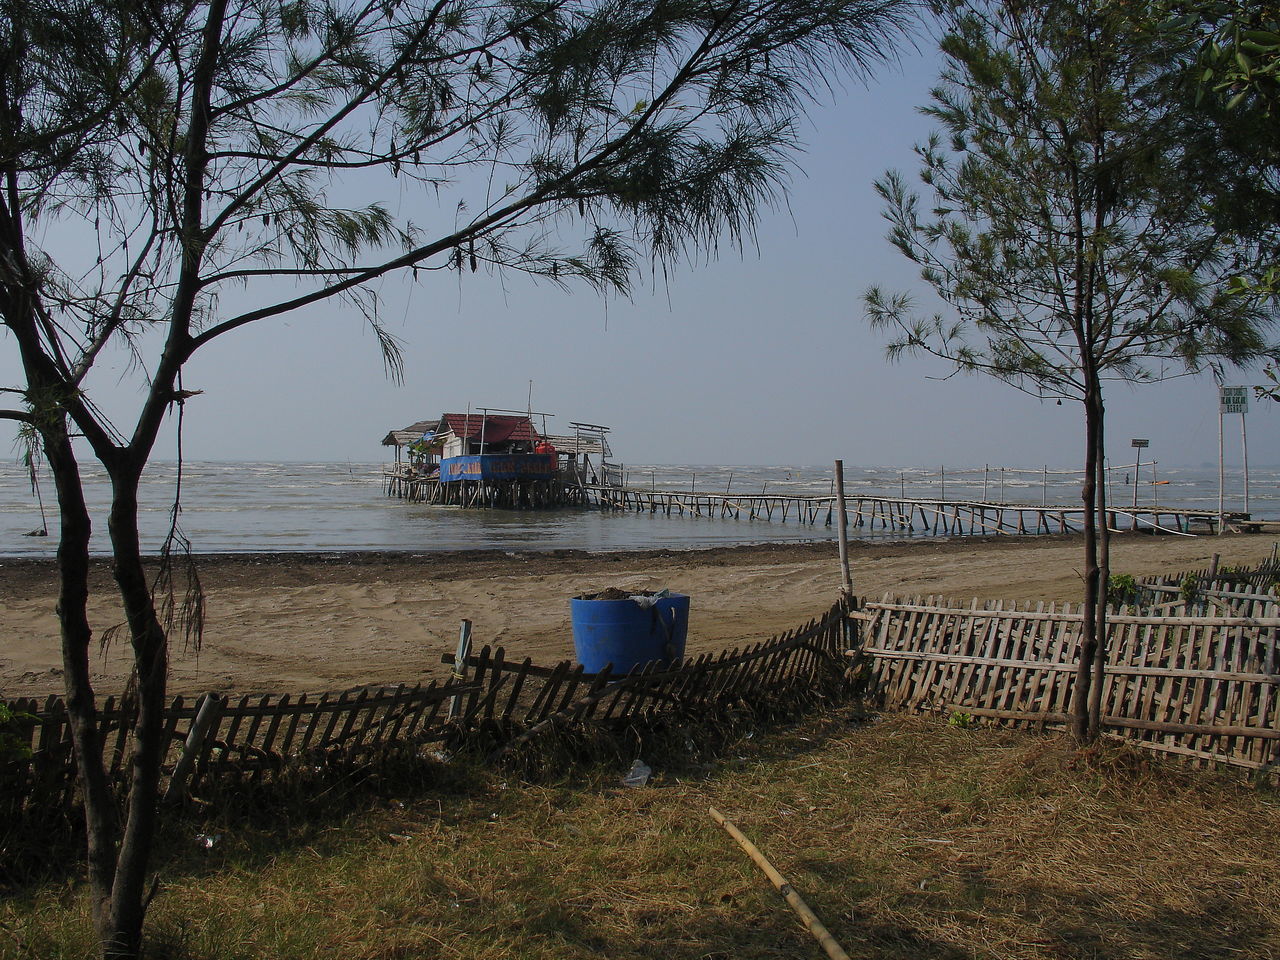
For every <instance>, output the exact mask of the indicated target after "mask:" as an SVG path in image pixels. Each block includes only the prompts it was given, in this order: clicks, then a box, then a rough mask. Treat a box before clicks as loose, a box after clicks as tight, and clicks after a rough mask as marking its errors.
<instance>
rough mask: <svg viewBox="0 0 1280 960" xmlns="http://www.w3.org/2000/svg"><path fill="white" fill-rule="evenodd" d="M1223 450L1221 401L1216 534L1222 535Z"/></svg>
mask: <svg viewBox="0 0 1280 960" xmlns="http://www.w3.org/2000/svg"><path fill="white" fill-rule="evenodd" d="M1222 460H1223V450H1222V401H1221V400H1219V401H1218V534H1219V536H1221V535H1222V533H1223V529H1222V521H1223V511H1222V486H1223V469H1222Z"/></svg>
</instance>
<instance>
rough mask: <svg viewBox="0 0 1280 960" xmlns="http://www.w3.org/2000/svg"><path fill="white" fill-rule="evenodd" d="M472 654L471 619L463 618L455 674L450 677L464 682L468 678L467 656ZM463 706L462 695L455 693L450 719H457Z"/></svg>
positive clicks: (450, 704)
mask: <svg viewBox="0 0 1280 960" xmlns="http://www.w3.org/2000/svg"><path fill="white" fill-rule="evenodd" d="M469 656H471V621H470V620H463V621H462V625H461V626H460V627H459V628H458V649H457V652H456V653H455V654H454V657H453V674H452V675H451V677H450V679H451V680H453V681H454V682H455V683H462V682H463V681H464V680H466V679H467V657H469ZM461 706H462V696H461V695H460V694H454V696H453V697H452V698H451V699H450V700H449V719H450V720H454V719H457V716H458V711H459V710H460V709H461Z"/></svg>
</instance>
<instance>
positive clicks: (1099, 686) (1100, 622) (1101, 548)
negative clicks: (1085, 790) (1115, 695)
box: [1087, 387, 1138, 743]
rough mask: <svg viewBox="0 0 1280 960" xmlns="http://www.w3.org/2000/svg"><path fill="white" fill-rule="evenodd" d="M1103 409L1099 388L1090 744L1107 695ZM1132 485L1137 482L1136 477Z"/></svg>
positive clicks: (1108, 536)
mask: <svg viewBox="0 0 1280 960" xmlns="http://www.w3.org/2000/svg"><path fill="white" fill-rule="evenodd" d="M1105 414H1106V408H1105V406H1104V405H1103V399H1102V389H1101V387H1099V389H1098V400H1097V413H1096V416H1097V425H1096V430H1095V434H1096V440H1097V449H1096V451H1095V455H1094V456H1095V464H1094V465H1095V482H1094V501H1095V502H1096V503H1097V505H1098V507H1097V517H1098V521H1099V527H1098V541H1097V542H1098V573H1097V579H1098V586H1097V598H1098V602H1097V609H1096V610H1095V611H1094V624H1095V626H1094V638H1095V640H1096V644H1095V647H1094V656H1093V683H1092V684H1091V686H1090V688H1089V729H1088V733H1087V739H1088V742H1089V743H1092V742H1093V741H1095V740H1097V739H1098V734H1099V733H1100V732H1101V730H1102V709H1103V694H1104V693H1105V692H1106V667H1107V593H1108V587H1109V586H1110V584H1111V530H1110V528H1109V527H1108V526H1107V465H1106V449H1107V446H1106V415H1105ZM1133 482H1134V483H1137V482H1138V478H1137V476H1136V475H1135V476H1134V478H1133Z"/></svg>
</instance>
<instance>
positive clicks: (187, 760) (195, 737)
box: [164, 693, 227, 803]
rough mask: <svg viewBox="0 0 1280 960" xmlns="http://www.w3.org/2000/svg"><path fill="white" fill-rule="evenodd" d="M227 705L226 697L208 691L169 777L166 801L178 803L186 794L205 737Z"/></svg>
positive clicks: (202, 699) (165, 794) (165, 793)
mask: <svg viewBox="0 0 1280 960" xmlns="http://www.w3.org/2000/svg"><path fill="white" fill-rule="evenodd" d="M226 705H227V701H226V698H225V697H220V696H218V694H216V693H206V694H205V695H204V696H203V697H202V698H201V699H200V706H199V707H197V708H196V715H195V719H193V720H192V721H191V729H190V730H189V731H188V732H187V739H186V741H185V742H184V743H183V745H182V756H180V757H178V762H177V764H176V765H175V766H174V768H173V776H171V777H170V778H169V786H168V789H166V790H165V792H164V802H165V803H177V802H179V801H180V800H182V798H183V797H184V796H185V795H186V791H187V781H188V780H189V779H190V778H191V774H192V772H193V771H194V770H195V766H196V760H197V759H199V757H200V753H201V751H202V750H203V748H204V742H205V739H206V738H207V737H208V736H209V731H210V730H211V729H213V727H214V725H215V722H216V721H217V719H218V717H219V715H221V713H222V708H223V707H225V706H226Z"/></svg>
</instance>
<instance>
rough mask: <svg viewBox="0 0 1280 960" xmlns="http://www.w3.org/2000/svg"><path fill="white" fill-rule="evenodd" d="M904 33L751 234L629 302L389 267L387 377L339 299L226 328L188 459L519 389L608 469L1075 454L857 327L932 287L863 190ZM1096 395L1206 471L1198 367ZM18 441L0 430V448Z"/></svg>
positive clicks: (1160, 446) (1019, 463)
mask: <svg viewBox="0 0 1280 960" xmlns="http://www.w3.org/2000/svg"><path fill="white" fill-rule="evenodd" d="M921 46H922V47H925V48H927V49H924V50H923V52H908V53H907V55H905V56H904V57H903V58H902V60H901V62H900V63H899V64H898V65H896V66H893V67H886V68H883V69H881V70H879V71H878V76H877V78H876V80H875V81H874V82H872V83H871V84H869V85H866V86H862V85H858V84H855V83H852V82H851V83H848V84H846V85H845V86H843V87H842V88H841V89H839V90H837V91H835V92H834V93H833V94H831V95H829V96H825V97H824V98H823V99H822V101H821V102H820V104H819V105H818V106H816V107H814V108H813V109H812V110H811V111H810V113H809V116H808V119H807V120H806V122H805V124H804V126H803V129H802V133H803V138H804V141H805V145H806V149H805V152H804V153H803V154H802V155H800V156H799V157H798V158H797V161H798V170H797V171H796V174H795V177H794V179H793V182H792V185H791V190H790V193H789V197H788V201H787V203H786V205H785V206H784V207H782V208H780V209H777V210H773V211H768V212H766V213H765V214H764V215H763V216H762V218H761V223H760V229H759V236H758V240H757V243H756V244H755V245H754V246H753V247H750V248H748V249H746V250H745V251H742V252H741V253H739V252H738V251H735V250H723V251H721V253H720V255H719V256H718V257H717V258H716V259H713V260H710V261H702V262H697V263H693V264H685V265H683V266H681V267H679V268H678V269H677V270H675V271H674V272H673V273H671V274H670V275H669V276H668V277H666V278H659V279H658V280H656V281H654V280H653V279H652V278H645V281H644V282H643V283H641V284H638V285H637V289H636V291H635V294H634V296H633V297H632V298H631V299H630V300H624V299H619V298H617V297H611V298H607V299H606V298H602V297H600V296H599V295H597V294H596V293H594V292H593V291H592V290H590V289H588V288H586V287H580V288H578V289H575V290H573V291H572V292H565V291H564V290H562V289H559V288H557V287H554V286H550V285H541V286H540V285H537V284H535V283H533V282H531V281H529V280H527V279H525V278H521V277H514V278H512V277H507V278H502V277H494V276H488V275H486V274H485V273H484V272H483V271H481V272H479V273H476V274H470V273H464V274H462V275H461V276H459V275H458V274H456V273H452V272H441V273H433V274H430V276H429V277H427V278H426V279H423V280H422V281H420V282H419V283H417V284H416V285H414V284H411V283H409V282H407V281H406V280H403V279H389V280H386V281H384V283H383V286H382V287H381V290H380V292H381V294H382V296H383V298H384V300H385V302H386V303H387V304H388V307H389V308H388V309H387V311H386V317H387V319H388V320H389V324H388V325H389V327H390V329H391V332H392V333H393V334H395V335H396V336H397V337H399V339H400V340H401V342H402V345H403V348H404V354H405V358H406V364H405V376H404V380H403V382H402V383H396V382H394V381H392V380H391V379H389V378H388V377H387V376H386V374H385V372H384V369H383V365H382V360H381V356H380V353H379V350H378V346H377V343H376V341H375V339H374V337H373V336H372V334H371V333H370V332H369V331H368V329H367V328H366V327H365V326H364V324H363V321H362V319H361V318H360V317H359V316H358V315H357V314H356V313H355V312H354V311H353V310H351V309H350V308H348V307H345V306H343V305H342V304H339V303H336V302H335V303H333V304H328V305H321V306H318V307H315V308H311V309H308V310H306V311H300V312H298V313H296V314H293V315H291V316H287V317H284V318H276V319H271V320H267V321H265V322H262V323H259V324H257V325H251V326H249V327H246V328H242V329H241V330H239V331H237V332H235V333H233V334H231V335H230V336H227V337H224V338H222V339H221V340H220V341H214V342H213V343H211V344H210V345H209V346H208V347H207V348H205V349H204V350H203V351H202V352H201V353H199V354H197V356H196V357H195V358H194V359H193V361H192V362H191V363H190V364H189V366H188V367H187V371H186V373H185V375H184V386H185V387H186V388H187V389H189V390H192V389H198V390H202V391H204V392H203V393H202V394H201V395H200V396H198V397H196V398H194V399H193V400H191V401H189V402H188V403H187V405H186V420H185V430H184V437H183V446H184V453H185V456H186V457H187V458H188V459H194V460H267V461H288V460H298V461H337V462H346V461H351V462H356V463H365V462H374V461H378V460H383V459H389V458H390V456H389V448H383V447H381V446H380V441H381V439H382V437H383V436H385V435H386V433H387V432H388V431H389V430H391V429H398V428H401V427H403V426H406V425H408V424H410V423H413V422H415V421H417V420H422V419H430V418H434V417H436V416H438V415H439V414H441V413H445V412H465V411H466V410H467V408H468V405H470V406H471V408H472V409H478V408H480V407H489V408H509V409H525V408H526V406H527V405H528V404H529V402H530V394H532V407H533V409H534V410H535V411H539V412H543V413H548V414H553V415H554V418H553V419H551V420H550V421H549V422H548V429H549V430H550V431H551V432H566V433H567V432H570V428H569V426H568V423H569V421H571V420H578V421H586V422H590V423H597V424H604V425H607V426H609V427H611V428H612V433H611V440H612V445H613V449H614V453H615V458H616V459H617V460H619V461H621V462H623V463H634V464H642V463H661V464H726V465H729V464H735V465H736V464H783V465H788V464H789V465H796V466H800V465H819V464H828V463H830V462H831V461H832V460H834V459H836V458H842V459H843V460H844V461H845V462H846V464H857V465H863V466H894V467H904V468H905V467H926V468H931V469H936V468H937V467H939V466H943V465H945V466H956V467H960V466H974V465H977V466H981V465H982V464H991V465H993V466H994V465H1001V466H1010V467H1032V466H1040V465H1042V464H1047V465H1049V466H1051V467H1068V468H1070V467H1075V466H1078V465H1079V464H1080V463H1081V462H1082V460H1083V446H1084V444H1083V427H1082V420H1081V411H1080V408H1079V406H1078V405H1076V404H1073V403H1064V404H1062V405H1058V404H1056V403H1054V402H1053V401H1043V402H1042V401H1039V400H1037V399H1035V398H1031V397H1027V396H1025V395H1024V394H1022V393H1020V392H1018V391H1016V390H1014V389H1013V388H1012V387H1008V386H1005V385H1003V384H999V383H996V382H993V381H990V380H988V379H986V378H981V377H972V376H952V377H949V376H948V374H949V372H950V371H949V369H948V367H947V366H946V365H945V364H942V363H941V362H939V361H926V360H908V361H903V362H898V363H893V364H891V363H889V362H888V361H887V360H886V359H885V355H884V337H883V335H882V334H880V333H877V332H873V331H871V330H870V329H869V328H868V326H867V324H866V323H865V321H864V320H863V317H862V308H861V296H862V294H863V292H864V291H865V289H866V288H867V286H868V285H870V284H873V283H875V284H880V285H882V286H884V287H886V288H888V289H891V290H902V291H909V292H913V293H915V294H917V295H921V296H924V295H925V292H926V291H925V288H924V285H923V284H922V282H921V281H920V280H919V279H918V277H917V276H916V272H915V269H914V267H913V265H912V264H910V263H909V262H908V261H906V260H905V258H903V256H902V255H901V254H900V253H899V252H898V251H897V250H896V249H895V248H893V247H892V246H890V244H889V243H888V242H887V241H886V240H885V239H884V235H885V233H886V229H887V225H886V223H885V222H884V220H883V219H882V218H881V209H882V204H881V203H880V201H879V199H878V198H877V197H876V195H875V193H874V191H873V188H872V183H873V181H874V180H875V179H876V178H877V177H879V176H880V175H882V174H883V173H884V171H885V170H887V169H889V168H897V169H900V170H902V171H903V172H904V173H907V174H908V175H909V176H910V177H912V178H914V172H915V169H916V163H915V162H914V157H913V153H912V148H913V145H914V144H916V143H918V142H920V141H922V140H923V139H924V138H925V137H926V136H927V135H928V133H929V132H930V130H931V128H932V123H931V122H930V121H929V120H928V119H927V118H925V117H922V116H921V115H920V114H919V113H918V111H917V107H918V106H919V105H920V104H922V103H925V102H926V101H927V99H928V91H929V89H930V87H931V86H932V84H933V83H934V82H935V80H936V77H937V73H938V61H937V57H936V55H935V54H934V53H933V51H932V49H931V47H930V44H929V41H927V40H922V41H921ZM419 200H420V198H415V197H412V196H399V197H392V198H389V199H388V202H389V203H390V205H391V206H393V208H394V207H396V206H397V205H403V204H412V203H415V202H418V201H419ZM15 354H16V348H15V346H14V344H13V341H12V339H11V338H8V337H7V336H5V335H3V334H0V385H8V384H11V383H14V382H16V381H17V379H18V377H17V370H18V367H17V360H16V356H15ZM111 363H112V364H113V365H114V366H113V369H111V370H109V371H108V374H109V375H108V377H107V378H106V380H105V382H104V383H102V386H103V387H104V393H102V394H101V395H99V397H98V401H99V403H100V405H102V406H103V407H104V408H105V409H108V410H111V411H116V410H118V411H121V412H122V413H123V412H124V411H126V410H128V409H129V408H130V407H131V406H132V405H136V403H137V399H138V397H139V387H138V381H137V377H136V371H131V370H130V369H129V366H128V364H127V362H126V361H125V359H124V358H116V359H114V360H112V361H111ZM530 381H532V384H531V383H530ZM1228 382H1231V383H1240V384H1251V383H1258V382H1261V376H1260V374H1259V373H1258V372H1257V371H1248V372H1245V373H1242V374H1240V375H1238V376H1236V377H1234V378H1229V381H1228ZM1109 391H1110V392H1109V394H1108V431H1109V434H1108V435H1109V437H1110V442H1109V444H1108V454H1109V457H1110V458H1111V459H1112V460H1114V461H1116V462H1118V463H1124V462H1128V461H1129V460H1130V457H1131V454H1132V451H1131V449H1130V439H1131V438H1134V437H1142V438H1147V439H1149V440H1150V444H1151V445H1150V448H1149V450H1148V451H1147V452H1148V453H1149V455H1150V456H1151V457H1152V458H1154V459H1155V460H1157V461H1158V462H1160V463H1164V464H1167V465H1170V466H1196V465H1201V464H1209V463H1216V462H1217V455H1218V416H1217V386H1216V385H1215V384H1214V383H1213V382H1212V380H1210V379H1208V378H1204V377H1201V378H1180V379H1177V380H1173V381H1170V382H1167V383H1163V384H1154V385H1143V386H1141V387H1131V386H1128V385H1125V384H1115V385H1113V386H1111V387H1110V388H1109ZM1267 407H1271V408H1273V409H1265V408H1263V407H1261V406H1260V405H1258V404H1256V403H1252V402H1251V407H1250V411H1251V412H1250V414H1249V417H1248V429H1249V437H1248V443H1249V460H1250V464H1251V465H1259V466H1262V465H1275V464H1280V430H1278V429H1277V427H1278V426H1280V418H1278V417H1280V405H1275V404H1271V403H1267ZM120 420H122V421H124V422H128V421H127V419H126V418H125V417H123V416H122V417H120ZM1239 420H1240V418H1239V417H1236V416H1232V417H1228V418H1227V442H1226V455H1227V463H1228V466H1230V465H1232V464H1235V463H1238V461H1239V457H1240V424H1239ZM15 433H16V431H15V430H14V429H13V428H12V425H11V424H9V423H7V422H5V421H0V455H4V454H3V451H6V450H8V449H9V445H10V443H9V441H11V440H12V439H13V437H14V435H15ZM174 439H175V438H174V431H173V430H172V429H167V430H166V432H165V434H164V435H163V436H162V438H161V440H160V443H159V445H158V447H157V450H156V453H155V456H156V457H157V458H160V459H170V458H172V457H173V455H174V450H175V445H174ZM15 455H16V454H15Z"/></svg>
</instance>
